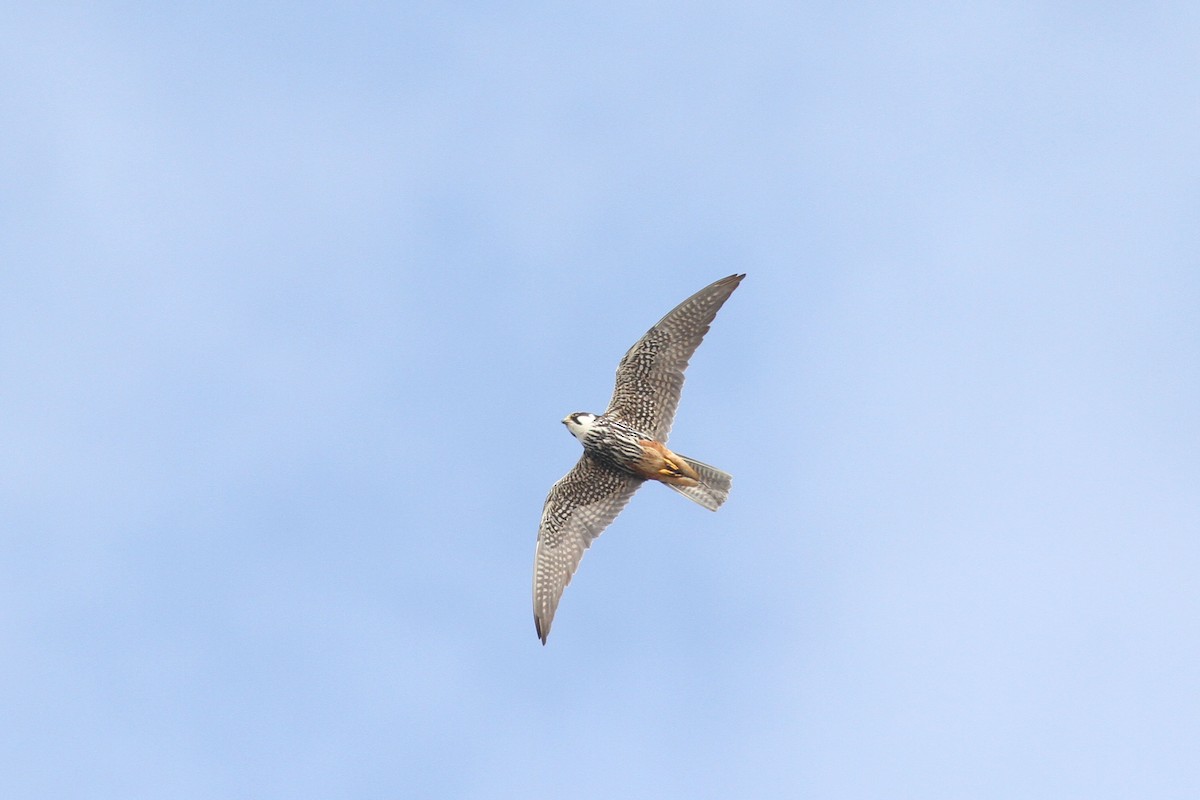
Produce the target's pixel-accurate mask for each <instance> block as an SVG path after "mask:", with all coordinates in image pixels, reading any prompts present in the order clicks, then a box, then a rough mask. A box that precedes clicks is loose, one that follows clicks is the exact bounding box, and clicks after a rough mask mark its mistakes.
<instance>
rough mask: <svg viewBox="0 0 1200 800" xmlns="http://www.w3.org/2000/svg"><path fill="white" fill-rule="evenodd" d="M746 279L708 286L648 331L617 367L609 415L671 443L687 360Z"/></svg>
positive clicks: (726, 279) (739, 277)
mask: <svg viewBox="0 0 1200 800" xmlns="http://www.w3.org/2000/svg"><path fill="white" fill-rule="evenodd" d="M744 277H746V276H745V275H730V276H729V277H728V278H722V279H721V280H719V281H717V282H716V283H714V284H711V285H710V286H706V287H705V288H703V289H701V290H700V291H698V292H696V293H695V294H694V295H692V296H691V297H689V298H688V299H687V300H684V301H683V302H682V303H680V304H679V305H677V306H675V308H674V310H672V311H671V313H669V314H667V315H666V316H665V317H663V318H662V319H661V320H659V322H658V324H657V325H655V326H654V327H653V328H651V329H650V330H648V331H646V335H645V336H643V337H642V338H641V339H639V340H638V342H637V344H635V345H634V346H633V347H631V348H629V352H628V353H626V354H625V357H624V358H622V359H621V363H620V364H619V365H617V388H616V389H614V390H613V396H612V400H610V401H609V403H608V410H607V411H605V412H604V414H605V415H606V416H609V417H615V418H616V419H618V420H620V421H621V422H624V423H625V424H626V425H629V426H630V427H632V428H633V429H634V430H637V431H640V432H641V433H644V434H646V435H647V436H649V437H651V438H652V439H656V440H658V441H660V442H663V443H666V441H667V436H668V434H670V432H671V422H672V421H674V419H675V409H676V407H678V405H679V395H680V393H681V392H682V391H683V371H684V370H685V369H687V365H688V360H689V359H691V357H692V354H693V353H695V352H696V348H697V347H699V346H700V342H701V341H702V340H703V339H704V334H706V333H708V326H709V325H711V324H712V321H713V318H714V317H716V316H717V311H719V310H720V308H721V306H722V305H724V304H725V301H726V300H728V299H729V295H731V294H733V290H734V289H736V288H737V287H738V284H739V283H741V281H742V278H744Z"/></svg>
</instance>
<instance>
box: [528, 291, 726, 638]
mask: <svg viewBox="0 0 1200 800" xmlns="http://www.w3.org/2000/svg"><path fill="white" fill-rule="evenodd" d="M744 277H745V275H731V276H729V277H728V278H723V279H722V280H719V281H717V282H716V283H713V284H712V285H710V286H707V287H705V288H704V289H701V290H700V291H699V292H697V293H696V294H694V295H692V296H691V297H689V298H688V299H687V300H684V301H683V302H682V303H680V304H679V305H678V306H676V307H675V308H674V309H673V310H672V311H671V312H670V313H669V314H667V315H666V316H665V317H663V318H662V319H661V320H660V321H659V322H658V324H656V325H655V326H654V327H652V328H651V329H650V330H649V331H647V332H646V334H645V335H644V336H643V337H642V338H641V339H639V340H638V342H637V343H636V344H634V346H633V347H631V348H630V349H629V352H627V353H626V354H625V357H624V358H622V359H621V363H620V364H619V365H618V367H617V381H616V388H615V389H614V390H613V396H612V400H611V401H610V402H609V405H608V409H607V410H606V411H605V412H604V413H603V414H600V415H596V414H591V413H588V412H576V413H574V414H570V415H568V416H567V417H566V418H564V419H563V424H564V425H566V426H567V429H568V430H569V431H570V432H571V434H572V435H573V436H575V438H576V439H578V440H579V442H580V444H582V445H583V456H582V457H581V458H580V459H579V463H577V464H576V465H575V467H574V468H573V469H572V470H571V471H570V472H568V473H567V474H566V476H564V477H563V479H562V480H560V481H559V482H558V483H556V484H554V487H553V488H552V489H551V490H550V495H549V496H548V497H547V498H546V504H545V506H544V507H543V509H542V522H541V526H540V527H539V529H538V543H537V552H536V554H535V556H534V572H533V617H534V624H535V626H536V628H537V633H538V637H539V638H541V640H542V643H543V644H545V643H546V638H547V637H548V636H549V634H550V623H551V621H552V620H553V618H554V612H555V610H556V609H557V606H558V600H559V598H560V597H561V595H562V592H563V589H565V588H566V585H567V584H568V583H569V582H570V580H571V576H572V575H573V574H574V572H575V569H576V567H578V565H579V561H580V559H581V558H583V551H584V550H586V549H587V548H588V546H589V545H591V543H592V541H593V540H594V539H595V538H596V537H597V536H599V535H600V533H601V532H602V531H603V530H604V529H605V528H606V527H608V524H609V523H610V522H612V520H613V519H614V518H615V517H616V516H617V514H618V513H620V511H621V509H622V508H624V507H625V504H626V503H628V502H629V498H630V497H632V496H633V493H634V492H635V491H636V490H637V488H638V487H639V486H641V485H642V483H644V482H645V481H647V480H654V481H659V482H660V483H663V484H665V485H667V486H669V487H671V488H672V489H674V490H675V491H677V492H679V493H680V494H682V495H684V496H685V497H687V498H689V499H691V500H693V501H695V502H696V503H699V504H700V505H702V506H704V507H705V508H707V509H709V510H711V511H716V510H717V508H719V507H720V506H721V504H722V503H724V502H725V499H726V497H728V496H729V487H730V485H731V483H732V480H733V479H732V478H731V477H730V476H729V475H728V474H727V473H725V472H722V471H721V470H718V469H716V468H715V467H711V466H709V465H708V464H705V463H703V462H700V461H696V460H694V459H690V458H688V457H686V456H681V455H678V454H677V453H674V452H672V451H671V450H670V449H669V448H668V447H667V445H666V443H667V437H668V435H669V434H670V431H671V423H672V421H673V420H674V417H675V409H676V407H677V406H678V404H679V396H680V391H681V389H682V388H683V371H684V370H685V369H686V368H687V364H688V360H689V359H690V358H691V357H692V354H693V353H694V352H695V351H696V348H697V347H698V346H699V344H700V342H701V340H702V339H703V338H704V334H705V333H706V332H707V331H708V326H709V325H710V324H711V323H712V320H713V318H714V317H715V316H716V313H717V311H718V310H719V309H720V308H721V306H722V305H723V304H724V303H725V301H726V300H728V299H729V296H730V295H731V294H733V290H734V289H736V288H737V286H738V284H739V283H740V282H741V280H742V278H744Z"/></svg>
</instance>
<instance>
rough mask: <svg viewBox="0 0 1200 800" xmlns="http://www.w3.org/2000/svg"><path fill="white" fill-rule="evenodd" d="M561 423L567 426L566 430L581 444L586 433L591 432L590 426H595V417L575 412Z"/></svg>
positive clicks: (584, 412) (582, 412)
mask: <svg viewBox="0 0 1200 800" xmlns="http://www.w3.org/2000/svg"><path fill="white" fill-rule="evenodd" d="M562 423H563V425H566V426H567V430H569V431H570V432H571V435H572V436H574V437H575V438H576V439H578V440H579V441H581V442H582V441H583V440H584V437H586V436H587V435H588V432H589V431H591V430H592V426H593V425H595V424H596V415H595V414H589V413H588V412H586V411H576V412H575V413H574V414H568V415H567V416H565V417H563V421H562Z"/></svg>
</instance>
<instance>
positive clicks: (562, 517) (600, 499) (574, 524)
mask: <svg viewBox="0 0 1200 800" xmlns="http://www.w3.org/2000/svg"><path fill="white" fill-rule="evenodd" d="M641 485H642V481H641V479H640V478H635V477H634V476H632V475H627V474H625V473H623V472H618V471H617V470H615V469H612V468H611V467H607V466H605V465H604V464H602V463H601V462H599V461H597V460H596V459H594V458H592V457H591V456H590V455H588V454H587V453H584V455H583V457H582V458H580V459H579V463H577V464H576V465H575V466H574V467H573V468H572V469H571V471H570V472H568V473H567V474H566V475H565V476H564V477H563V479H562V480H560V481H559V482H558V483H556V484H554V488H552V489H551V490H550V495H549V496H548V497H547V498H546V505H545V506H544V507H543V508H542V525H541V527H540V528H538V540H537V553H536V554H535V555H534V559H533V624H534V625H535V626H536V627H537V634H538V636H539V637H540V638H541V640H542V644H545V643H546V637H547V636H549V635H550V623H551V622H552V621H553V620H554V610H555V609H556V608H558V598H560V597H562V593H563V589H565V588H566V587H567V584H568V583H570V582H571V576H572V575H573V574H574V573H575V569H576V567H578V566H579V560H580V559H581V558H583V551H584V550H587V549H588V546H589V545H591V543H592V541H593V540H594V539H595V538H596V537H597V536H599V535H600V533H601V532H602V531H603V530H604V529H605V528H607V527H608V524H609V523H610V522H612V521H613V519H615V518H616V516H617V514H619V513H621V509H622V508H624V507H625V504H626V503H628V502H629V498H631V497H633V493H634V492H635V491H637V488H638V487H639V486H641Z"/></svg>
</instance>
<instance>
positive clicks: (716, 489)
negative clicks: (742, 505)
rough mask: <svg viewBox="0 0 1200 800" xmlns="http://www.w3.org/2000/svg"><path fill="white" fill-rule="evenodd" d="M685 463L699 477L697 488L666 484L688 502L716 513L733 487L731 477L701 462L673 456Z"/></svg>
mask: <svg viewBox="0 0 1200 800" xmlns="http://www.w3.org/2000/svg"><path fill="white" fill-rule="evenodd" d="M675 455H676V456H678V457H679V458H682V459H683V460H684V461H686V462H687V464H688V466H689V467H691V468H692V469H694V470H696V473H697V474H698V475H699V476H700V485H699V486H678V485H676V484H674V483H668V484H667V486H670V487H671V488H672V489H674V490H675V491H677V492H679V493H680V494H681V495H683V496H684V497H686V498H687V499H689V500H692V501H694V502H696V503H699V504H700V505H702V506H704V507H705V508H707V509H708V510H709V511H716V510H717V509H718V508H720V507H721V504H722V503H724V502H725V499H726V498H728V497H729V487H730V486H732V485H733V476H732V475H730V474H729V473H728V472H722V471H721V470H719V469H717V468H716V467H713V466H710V465H708V464H705V463H704V462H703V461H696V460H695V459H691V458H688V457H687V456H681V455H679V454H678V453H676V454H675Z"/></svg>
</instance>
